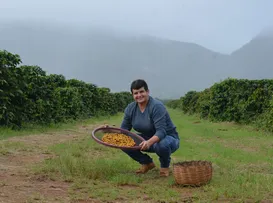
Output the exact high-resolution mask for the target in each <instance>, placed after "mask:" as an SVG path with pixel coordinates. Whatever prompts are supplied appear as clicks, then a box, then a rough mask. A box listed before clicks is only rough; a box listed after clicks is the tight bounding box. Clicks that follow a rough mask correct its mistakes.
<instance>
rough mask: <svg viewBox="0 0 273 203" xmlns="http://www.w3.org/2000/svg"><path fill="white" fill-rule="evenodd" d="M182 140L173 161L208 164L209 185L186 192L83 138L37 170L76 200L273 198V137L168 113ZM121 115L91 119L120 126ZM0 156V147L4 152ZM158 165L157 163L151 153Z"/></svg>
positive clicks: (62, 146) (54, 150)
mask: <svg viewBox="0 0 273 203" xmlns="http://www.w3.org/2000/svg"><path fill="white" fill-rule="evenodd" d="M169 111H170V115H171V117H172V118H173V121H174V123H175V124H176V126H177V129H178V132H179V134H180V138H181V145H180V149H179V150H178V151H176V152H175V153H174V154H173V156H172V157H173V159H172V160H173V162H172V163H175V162H179V161H186V160H209V161H212V163H213V169H214V171H213V178H212V180H211V182H210V183H209V184H207V185H205V186H202V187H197V188H188V187H181V186H177V185H175V184H174V178H173V176H172V175H171V176H170V177H167V178H159V170H158V168H157V169H155V170H152V171H150V172H148V173H147V174H144V175H136V174H135V173H134V171H135V170H136V169H137V168H138V167H139V165H138V163H136V162H134V161H133V160H131V159H130V158H129V157H128V156H127V155H125V154H124V153H123V152H122V151H121V150H119V149H113V148H108V147H105V146H102V145H99V144H98V143H96V142H95V141H94V140H93V139H91V138H90V135H86V136H85V137H84V138H83V139H80V140H76V141H73V142H66V143H61V144H56V145H54V146H51V147H50V148H49V149H48V150H49V151H51V152H52V153H54V154H55V155H56V156H55V157H54V158H52V159H46V160H45V161H44V162H43V163H42V164H39V165H37V166H35V168H34V171H35V173H37V174H38V175H39V174H40V175H43V176H44V175H46V176H47V177H48V178H50V179H52V180H57V179H58V180H62V181H67V182H70V183H71V187H70V191H69V195H70V197H71V199H74V200H82V199H98V200H102V201H115V200H116V201H124V202H131V200H134V201H133V202H143V201H144V200H145V201H148V202H181V201H185V202H244V201H246V200H250V202H259V201H261V200H268V199H270V200H272V199H273V192H272V191H273V184H272V182H273V136H272V135H271V136H269V135H268V134H264V133H262V132H258V131H255V130H253V129H252V128H250V127H248V126H239V125H235V124H230V123H211V122H209V121H206V120H199V119H198V118H197V117H195V116H187V115H184V114H182V113H181V112H179V111H177V110H169ZM121 120H122V115H121V114H119V115H117V116H114V117H110V118H109V119H107V118H105V117H104V118H100V119H97V120H89V121H86V123H90V122H91V123H96V124H98V123H102V124H103V123H108V124H110V125H116V126H119V124H120V122H121ZM0 151H1V148H0ZM151 157H152V158H153V159H154V161H155V163H156V165H157V166H159V161H158V158H157V156H156V155H155V154H151Z"/></svg>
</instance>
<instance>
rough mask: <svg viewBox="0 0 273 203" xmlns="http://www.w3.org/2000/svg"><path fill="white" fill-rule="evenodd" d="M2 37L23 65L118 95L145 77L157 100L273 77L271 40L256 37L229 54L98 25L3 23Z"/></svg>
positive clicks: (4, 46) (4, 45)
mask: <svg viewBox="0 0 273 203" xmlns="http://www.w3.org/2000/svg"><path fill="white" fill-rule="evenodd" d="M0 36H1V38H0V49H2V50H3V49H5V50H8V51H10V52H12V53H16V54H19V55H20V56H21V58H22V61H23V64H26V65H38V66H40V67H41V68H42V69H44V70H46V71H47V72H48V73H56V74H62V75H64V76H65V77H66V78H77V79H79V80H83V81H85V82H91V83H94V84H96V85H98V86H104V87H109V88H110V89H111V90H112V91H114V92H115V91H123V90H125V91H128V90H129V88H130V83H131V81H132V80H134V79H136V78H144V79H146V80H147V82H148V84H149V87H150V90H151V94H152V95H153V96H155V97H158V98H164V99H165V98H177V97H180V96H182V95H183V94H185V93H186V92H187V91H190V90H202V89H204V88H207V87H209V86H211V85H212V84H213V83H215V82H219V81H220V80H223V79H226V78H228V77H237V78H257V77H258V78H264V77H273V71H270V70H269V68H270V67H272V65H273V61H272V57H270V54H272V53H273V50H272V47H273V46H272V42H273V40H272V38H270V37H258V38H254V39H253V40H252V41H250V42H249V43H247V44H246V45H245V46H243V47H241V48H240V49H238V50H236V51H235V52H233V53H232V54H231V55H225V54H221V53H217V52H214V51H211V50H209V49H206V48H205V47H202V46H200V45H198V44H194V43H187V42H180V41H174V40H167V39H159V38H156V37H151V36H137V35H135V36H134V35H129V34H124V33H117V32H113V31H109V30H106V29H101V28H94V27H93V28H87V27H86V28H79V27H77V28H76V27H69V26H64V25H53V24H36V23H28V24H26V23H22V22H20V23H0ZM272 36H273V35H272ZM258 68H259V70H258Z"/></svg>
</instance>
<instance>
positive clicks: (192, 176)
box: [173, 161, 213, 186]
mask: <svg viewBox="0 0 273 203" xmlns="http://www.w3.org/2000/svg"><path fill="white" fill-rule="evenodd" d="M212 171H213V169H212V164H211V162H209V161H184V162H178V163H174V164H173V176H174V179H175V182H176V183H177V184H179V185H185V186H201V185H204V184H207V183H208V182H209V181H210V180H211V178H212Z"/></svg>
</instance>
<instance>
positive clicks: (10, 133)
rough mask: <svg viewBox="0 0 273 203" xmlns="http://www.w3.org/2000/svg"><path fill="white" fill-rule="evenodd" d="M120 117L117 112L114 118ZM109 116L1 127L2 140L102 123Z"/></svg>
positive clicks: (0, 137) (0, 135)
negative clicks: (20, 126)
mask: <svg viewBox="0 0 273 203" xmlns="http://www.w3.org/2000/svg"><path fill="white" fill-rule="evenodd" d="M116 117H120V114H117V115H116V116H114V117H113V118H116ZM108 118H109V116H101V117H93V118H90V119H85V120H76V121H74V120H68V121H67V122H63V123H55V124H53V123H51V124H44V125H36V124H25V125H23V127H22V128H21V129H20V130H13V129H11V128H9V127H0V140H3V139H7V138H10V137H15V136H26V135H33V134H41V133H50V132H56V131H63V130H67V129H77V127H78V126H79V125H85V124H90V123H94V124H97V123H101V122H102V121H104V120H107V119H108Z"/></svg>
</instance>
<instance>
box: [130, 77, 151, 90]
mask: <svg viewBox="0 0 273 203" xmlns="http://www.w3.org/2000/svg"><path fill="white" fill-rule="evenodd" d="M142 87H144V89H145V90H146V91H147V90H148V85H147V83H146V82H145V80H142V79H137V80H135V81H133V82H132V84H131V92H132V93H133V89H135V90H138V89H140V88H142Z"/></svg>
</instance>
